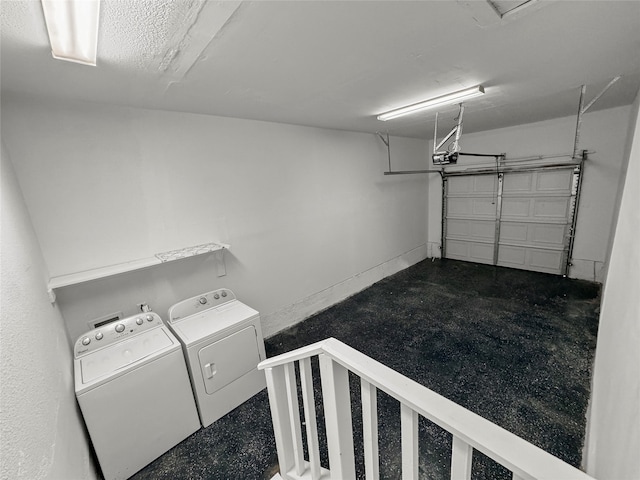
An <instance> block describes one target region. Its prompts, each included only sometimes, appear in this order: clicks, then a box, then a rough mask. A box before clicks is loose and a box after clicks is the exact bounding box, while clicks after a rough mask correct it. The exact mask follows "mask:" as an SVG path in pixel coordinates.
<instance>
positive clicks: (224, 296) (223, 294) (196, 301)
mask: <svg viewBox="0 0 640 480" xmlns="http://www.w3.org/2000/svg"><path fill="white" fill-rule="evenodd" d="M235 299H236V296H235V294H234V293H233V292H232V291H231V290H229V289H228V288H220V289H218V290H214V291H213V292H209V293H203V294H201V295H196V296H195V297H191V298H187V299H186V300H183V301H181V302H179V303H176V304H175V305H173V306H172V307H171V308H170V309H169V323H173V322H175V321H177V320H180V319H181V318H185V317H190V316H191V315H195V314H196V313H200V312H203V311H205V310H209V309H211V308H217V307H219V306H220V305H222V304H225V303H228V302H231V301H233V300H235Z"/></svg>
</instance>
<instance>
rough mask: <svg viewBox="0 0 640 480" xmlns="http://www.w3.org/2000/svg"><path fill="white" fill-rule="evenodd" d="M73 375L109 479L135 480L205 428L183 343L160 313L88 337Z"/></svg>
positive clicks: (80, 343)
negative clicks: (139, 473)
mask: <svg viewBox="0 0 640 480" xmlns="http://www.w3.org/2000/svg"><path fill="white" fill-rule="evenodd" d="M74 371H75V391H76V397H77V399H78V403H79V404H80V409H81V411H82V415H83V417H84V420H85V423H86V425H87V429H88V430H89V435H90V437H91V441H92V443H93V446H94V448H95V451H96V454H97V456H98V461H99V463H100V467H101V469H102V473H103V475H104V477H105V479H106V480H114V479H125V478H129V477H130V476H131V475H133V474H134V473H136V472H137V471H138V470H140V469H141V468H143V467H144V466H145V465H147V464H149V463H151V462H152V461H153V460H154V459H156V458H157V457H159V456H160V455H162V454H163V453H165V452H166V451H167V450H169V449H170V448H172V447H173V446H175V445H176V444H178V443H179V442H180V441H182V440H184V439H185V438H186V437H188V436H189V435H191V434H192V433H194V432H195V431H197V430H198V429H199V428H200V422H199V421H198V413H197V410H196V405H195V401H194V398H193V391H192V390H191V385H190V383H189V375H188V373H187V368H186V365H185V360H184V355H183V353H182V348H181V346H180V342H178V340H177V339H176V338H175V336H174V335H173V334H172V333H171V332H170V331H169V329H168V328H167V327H166V326H165V325H164V324H163V323H162V320H161V319H160V317H159V316H158V315H156V314H155V313H144V314H141V315H136V316H133V317H130V318H126V319H123V320H118V321H115V322H112V323H110V324H107V325H104V326H102V327H100V328H96V329H94V330H91V331H89V332H87V333H86V334H84V335H82V336H81V337H80V338H78V340H77V341H76V343H75V346H74Z"/></svg>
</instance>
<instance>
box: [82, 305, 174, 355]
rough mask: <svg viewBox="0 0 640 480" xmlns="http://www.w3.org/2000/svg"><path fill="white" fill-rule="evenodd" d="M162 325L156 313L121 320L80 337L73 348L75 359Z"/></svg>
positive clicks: (145, 313)
mask: <svg viewBox="0 0 640 480" xmlns="http://www.w3.org/2000/svg"><path fill="white" fill-rule="evenodd" d="M162 325H164V324H163V323H162V319H161V318H160V316H159V315H158V314H157V313H154V312H143V313H141V314H139V315H134V316H132V317H128V318H122V319H120V320H116V321H114V322H111V323H107V324H106V325H102V326H101V327H98V328H95V329H93V330H90V331H88V332H87V333H84V334H82V335H80V337H79V338H78V340H76V343H75V345H74V347H73V353H74V355H75V358H79V357H81V356H83V355H86V354H87V353H90V352H94V351H96V350H98V349H100V348H103V347H106V346H107V345H111V344H112V343H115V342H119V341H120V340H122V339H124V338H126V337H130V336H132V335H136V334H138V333H140V332H144V331H146V330H150V329H152V328H156V327H159V326H162Z"/></svg>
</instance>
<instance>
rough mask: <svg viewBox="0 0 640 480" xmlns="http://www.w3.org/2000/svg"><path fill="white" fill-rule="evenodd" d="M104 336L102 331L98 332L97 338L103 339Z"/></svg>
mask: <svg viewBox="0 0 640 480" xmlns="http://www.w3.org/2000/svg"><path fill="white" fill-rule="evenodd" d="M102 337H104V335H102V332H98V333H96V340H102Z"/></svg>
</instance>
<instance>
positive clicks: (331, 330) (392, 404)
mask: <svg viewBox="0 0 640 480" xmlns="http://www.w3.org/2000/svg"><path fill="white" fill-rule="evenodd" d="M599 304H600V286H599V285H597V284H593V283H589V282H582V281H576V280H568V279H564V278H562V277H558V276H552V275H546V274H539V273H533V272H524V271H519V270H512V269H505V268H497V267H491V266H485V265H477V264H471V263H465V262H457V261H452V260H442V261H440V260H438V261H435V262H431V261H424V262H421V263H419V264H417V265H415V266H413V267H411V268H409V269H407V270H404V271H402V272H400V273H398V274H396V275H393V276H391V277H389V278H386V279H384V280H382V281H380V282H378V283H377V284H375V285H373V286H372V287H370V288H368V289H366V290H364V291H362V292H360V293H358V294H357V295H355V296H353V297H351V298H349V299H347V300H346V301H344V302H342V303H340V304H338V305H336V306H334V307H332V308H330V309H328V310H326V311H324V312H321V313H319V314H317V315H315V316H313V317H312V318H309V319H308V320H306V321H304V322H302V323H300V324H298V325H296V326H294V327H292V328H290V329H288V330H286V331H284V332H282V333H280V334H278V335H276V336H274V337H272V338H270V339H268V340H267V341H266V342H265V343H266V348H267V355H268V356H269V357H271V356H274V355H277V354H280V353H283V352H286V351H290V350H293V349H295V348H298V347H301V346H304V345H307V344H309V343H313V342H315V341H319V340H322V339H324V338H327V337H335V338H337V339H338V340H341V341H343V342H344V343H346V344H348V345H350V346H352V347H354V348H356V349H358V350H360V351H362V352H363V353H365V354H366V355H369V356H370V357H372V358H374V359H376V360H378V361H380V362H381V363H383V364H385V365H387V366H389V367H391V368H393V369H395V370H397V371H399V372H400V373H402V374H404V375H406V376H408V377H410V378H412V379H413V380H416V381H417V382H419V383H421V384H422V385H425V386H427V387H428V388H431V389H432V390H434V391H436V392H438V393H440V394H441V395H444V396H445V397H447V398H449V399H451V400H453V401H455V402H457V403H459V404H461V405H463V406H464V407H466V408H468V409H470V410H472V411H473V412H475V413H477V414H479V415H481V416H483V417H485V418H487V419H489V420H490V421H492V422H494V423H496V424H498V425H500V426H502V427H504V428H505V429H507V430H509V431H511V432H513V433H515V434H517V435H519V436H521V437H523V438H524V439H526V440H528V441H530V442H531V443H533V444H535V445H537V446H539V447H541V448H542V449H544V450H546V451H548V452H550V453H552V454H553V455H555V456H557V457H559V458H561V459H562V460H564V461H566V462H568V463H570V464H572V465H574V466H580V461H581V454H582V444H583V440H584V430H585V413H586V408H587V402H588V398H589V386H590V375H591V367H592V363H593V354H594V350H595V342H596V333H597V324H598V312H599ZM314 373H317V370H316V372H314ZM316 377H317V375H316ZM316 383H318V385H317V386H316V400H317V403H318V404H320V401H321V398H320V397H321V392H320V389H319V382H316ZM351 385H352V405H353V412H354V442H355V445H356V464H357V470H358V478H363V460H362V457H363V454H362V433H361V425H362V422H361V419H360V402H359V394H360V393H359V383H358V382H357V381H356V379H355V378H352V382H351ZM378 409H379V432H380V433H379V434H380V455H381V467H380V476H381V478H383V479H396V478H400V419H399V412H400V407H399V404H398V402H396V401H395V400H393V399H391V398H389V397H388V396H387V395H386V394H383V393H379V396H378ZM318 413H319V422H320V423H322V410H321V407H319V412H318ZM320 436H321V443H323V444H324V443H325V439H324V432H323V429H322V428H321V429H320ZM419 438H420V476H421V478H423V477H424V478H429V479H431V480H437V479H444V478H448V477H447V476H448V474H449V462H450V457H451V453H450V451H451V436H450V435H449V434H448V433H446V432H444V431H442V430H441V429H440V428H438V427H437V426H435V425H433V424H431V423H430V422H428V421H426V420H424V419H421V422H420V430H419ZM321 456H322V458H323V466H325V467H327V466H328V462H327V456H326V447H323V448H322V449H321ZM275 471H277V458H276V454H275V442H274V439H273V431H272V426H271V419H270V413H269V407H268V400H267V395H266V391H263V392H261V393H260V394H258V395H257V396H255V397H254V398H252V399H251V400H250V401H248V402H246V403H244V404H243V405H241V406H240V407H238V408H237V409H235V410H234V411H233V412H231V413H230V414H229V415H227V416H225V417H224V418H222V419H221V420H219V421H218V422H216V423H215V424H213V425H211V426H210V427H208V428H206V429H201V430H200V431H198V432H196V433H195V434H193V435H192V436H191V437H189V438H188V439H186V440H185V441H184V442H182V443H181V444H179V445H178V446H176V447H175V448H173V449H172V450H171V451H169V452H168V453H167V454H165V455H164V456H162V457H161V458H159V459H158V460H156V461H155V462H153V463H152V464H150V465H149V466H147V467H146V468H144V469H143V470H141V471H140V472H138V474H136V475H135V476H134V477H133V478H134V479H136V480H146V479H224V480H227V479H246V480H251V479H255V480H259V479H268V478H271V476H272V475H273V473H274V472H275ZM473 478H477V479H499V478H510V477H509V476H508V473H507V472H506V471H505V470H504V469H502V468H501V467H499V466H497V465H496V464H495V463H493V462H492V461H490V460H488V459H486V457H484V456H483V455H481V454H478V453H477V452H474V467H473Z"/></svg>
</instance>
